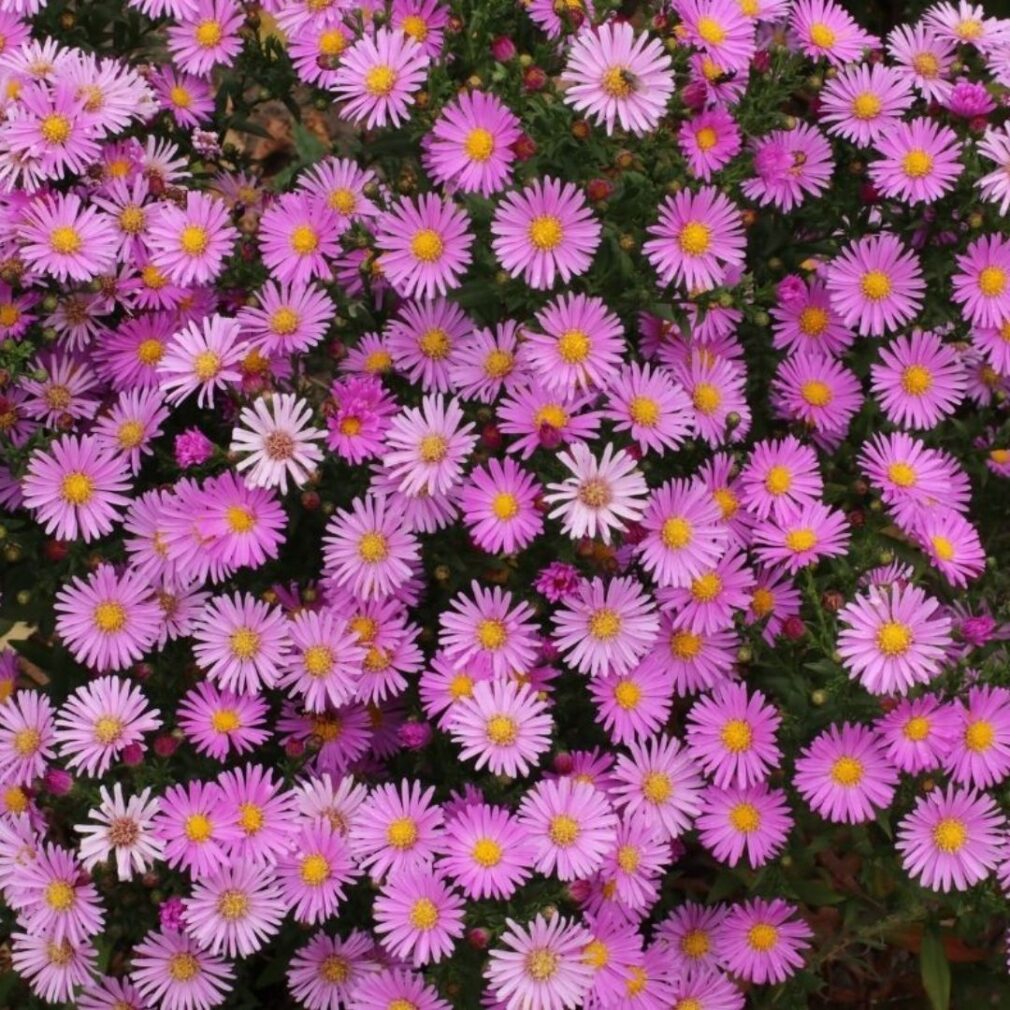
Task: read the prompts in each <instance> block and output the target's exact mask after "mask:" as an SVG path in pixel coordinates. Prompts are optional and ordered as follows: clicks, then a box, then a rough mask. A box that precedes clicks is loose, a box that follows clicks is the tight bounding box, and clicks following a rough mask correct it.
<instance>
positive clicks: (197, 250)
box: [179, 224, 210, 256]
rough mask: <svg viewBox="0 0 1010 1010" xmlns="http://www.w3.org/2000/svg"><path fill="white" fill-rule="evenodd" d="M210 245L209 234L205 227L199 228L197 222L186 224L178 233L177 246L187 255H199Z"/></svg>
mask: <svg viewBox="0 0 1010 1010" xmlns="http://www.w3.org/2000/svg"><path fill="white" fill-rule="evenodd" d="M208 245H210V235H208V234H207V229H206V228H201V227H200V225H198V224H188V225H186V227H185V228H183V229H182V231H181V232H180V233H179V248H180V249H181V250H182V251H183V252H184V253H186V255H187V256H200V255H202V254H203V253H205V252H206V251H207V246H208Z"/></svg>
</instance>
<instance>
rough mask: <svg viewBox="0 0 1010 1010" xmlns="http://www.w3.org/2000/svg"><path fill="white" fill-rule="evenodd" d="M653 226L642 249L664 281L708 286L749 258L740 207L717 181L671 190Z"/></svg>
mask: <svg viewBox="0 0 1010 1010" xmlns="http://www.w3.org/2000/svg"><path fill="white" fill-rule="evenodd" d="M648 232H649V234H650V235H652V236H654V237H653V238H651V239H649V241H647V242H646V243H645V244H644V245H643V246H642V251H643V252H644V253H645V254H646V256H647V257H648V258H649V262H651V263H652V265H653V267H654V268H655V270H656V272H657V273H658V274H659V279H660V281H661V282H662V283H663V284H664V285H666V284H680V285H682V286H683V287H685V288H686V289H687V290H688V291H708V290H709V289H711V288H714V287H717V286H718V285H720V284H722V283H723V281H724V279H725V277H726V268H727V267H734V266H742V265H743V262H744V248H745V246H746V241H747V240H746V237H745V236H744V231H743V224H742V222H741V220H740V210H739V208H738V207H737V206H736V205H735V204H734V203H733V202H732V201H731V200H730V199H729V198H728V197H726V196H724V195H723V194H722V193H721V192H719V190H717V189H716V188H715V187H714V186H703V187H702V188H701V189H700V190H699V191H698V192H697V193H696V192H694V191H692V190H690V189H683V190H681V191H680V192H679V193H677V194H676V195H675V196H668V197H667V198H666V199H665V200H664V201H663V203H662V204H661V205H660V209H659V220H658V221H657V222H656V224H654V225H650V226H649V228H648Z"/></svg>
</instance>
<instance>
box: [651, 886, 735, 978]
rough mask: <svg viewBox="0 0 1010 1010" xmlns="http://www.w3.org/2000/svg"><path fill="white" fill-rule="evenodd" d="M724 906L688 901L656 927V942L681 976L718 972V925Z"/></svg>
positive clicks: (722, 916)
mask: <svg viewBox="0 0 1010 1010" xmlns="http://www.w3.org/2000/svg"><path fill="white" fill-rule="evenodd" d="M727 911H728V909H727V908H726V906H725V905H699V904H696V903H695V902H693V901H685V902H683V903H682V904H680V905H678V906H677V907H676V908H675V909H674V910H673V911H672V912H671V913H670V914H669V915H668V916H667V917H666V919H664V920H663V921H662V922H661V923H660V924H659V926H658V927H657V929H656V942H657V944H659V945H660V946H662V947H663V948H664V949H665V951H666V954H667V957H668V958H669V959H670V966H671V968H672V969H673V970H674V971H675V972H676V973H677V974H679V975H682V976H688V977H689V976H692V975H694V974H696V973H699V972H706V971H710V972H715V971H716V970H717V968H718V965H719V963H720V959H721V951H720V949H719V924H720V923H721V922H722V920H723V919H724V918H725V917H726V913H727Z"/></svg>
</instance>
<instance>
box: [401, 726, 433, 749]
mask: <svg viewBox="0 0 1010 1010" xmlns="http://www.w3.org/2000/svg"><path fill="white" fill-rule="evenodd" d="M396 735H397V738H398V739H399V741H400V743H401V744H402V745H403V746H404V747H406V748H407V750H420V749H421V748H422V747H427V746H428V744H429V743H431V738H432V737H433V736H434V732H433V731H432V728H431V723H427V722H405V723H404V724H403V725H402V726H401V727H400V728H399V729H398V730H397V734H396Z"/></svg>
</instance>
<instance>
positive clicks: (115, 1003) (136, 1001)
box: [77, 975, 143, 1010]
mask: <svg viewBox="0 0 1010 1010" xmlns="http://www.w3.org/2000/svg"><path fill="white" fill-rule="evenodd" d="M142 1005H143V998H142V997H141V995H140V992H139V991H138V990H137V988H136V987H135V986H134V985H133V984H132V983H131V982H130V981H128V980H127V981H122V980H120V979H117V978H112V977H111V976H108V975H106V976H102V977H100V978H98V979H97V980H94V981H89V982H87V983H85V987H84V989H83V990H82V991H81V992H80V994H79V995H78V997H77V1006H78V1008H79V1010H135V1008H139V1007H141V1006H142Z"/></svg>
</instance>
